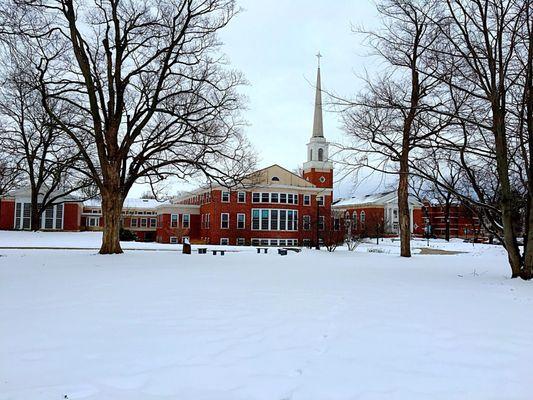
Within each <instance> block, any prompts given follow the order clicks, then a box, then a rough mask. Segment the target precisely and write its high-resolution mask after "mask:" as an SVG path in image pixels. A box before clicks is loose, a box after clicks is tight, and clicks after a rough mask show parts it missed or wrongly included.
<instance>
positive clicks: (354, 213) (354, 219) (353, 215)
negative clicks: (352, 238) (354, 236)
mask: <svg viewBox="0 0 533 400" xmlns="http://www.w3.org/2000/svg"><path fill="white" fill-rule="evenodd" d="M352 220H353V227H354V228H357V211H354V212H353V214H352Z"/></svg>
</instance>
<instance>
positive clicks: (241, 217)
mask: <svg viewBox="0 0 533 400" xmlns="http://www.w3.org/2000/svg"><path fill="white" fill-rule="evenodd" d="M245 222H246V215H244V214H237V229H244V225H245Z"/></svg>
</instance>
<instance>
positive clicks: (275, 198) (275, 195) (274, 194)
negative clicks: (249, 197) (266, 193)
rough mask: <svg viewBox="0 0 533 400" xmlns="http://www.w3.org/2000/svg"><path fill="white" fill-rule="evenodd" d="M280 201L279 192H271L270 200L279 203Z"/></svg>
mask: <svg viewBox="0 0 533 400" xmlns="http://www.w3.org/2000/svg"><path fill="white" fill-rule="evenodd" d="M278 201H279V195H278V193H271V194H270V202H271V203H277V202H278Z"/></svg>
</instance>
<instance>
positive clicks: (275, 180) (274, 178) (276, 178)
mask: <svg viewBox="0 0 533 400" xmlns="http://www.w3.org/2000/svg"><path fill="white" fill-rule="evenodd" d="M271 180H272V182H279V178H278V177H277V176H273V177H272V179H271Z"/></svg>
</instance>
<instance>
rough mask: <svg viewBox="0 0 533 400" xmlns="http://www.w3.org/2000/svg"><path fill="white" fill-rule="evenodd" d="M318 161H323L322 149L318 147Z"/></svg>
mask: <svg viewBox="0 0 533 400" xmlns="http://www.w3.org/2000/svg"><path fill="white" fill-rule="evenodd" d="M318 161H324V149H322V148H320V149H318Z"/></svg>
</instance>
